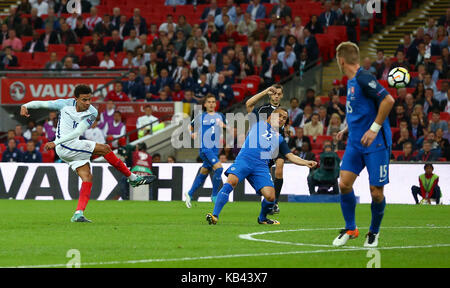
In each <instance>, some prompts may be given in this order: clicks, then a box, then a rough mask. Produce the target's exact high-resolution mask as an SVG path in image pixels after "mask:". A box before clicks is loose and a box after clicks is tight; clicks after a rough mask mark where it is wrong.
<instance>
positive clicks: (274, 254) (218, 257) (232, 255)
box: [0, 244, 450, 268]
mask: <svg viewBox="0 0 450 288" xmlns="http://www.w3.org/2000/svg"><path fill="white" fill-rule="evenodd" d="M436 247H450V244H430V245H421V246H397V247H395V246H394V247H377V248H376V249H377V250H393V249H419V248H436ZM370 249H373V248H365V247H359V248H348V249H342V248H339V249H325V250H312V251H305V250H301V251H286V252H272V253H255V254H231V255H217V256H214V255H213V256H202V257H184V258H171V259H170V258H169V259H142V260H129V261H109V262H90V263H89V262H88V263H81V266H100V265H118V264H140V263H152V262H180V261H196V260H215V259H225V258H240V257H261V256H281V255H295V254H316V253H329V252H348V251H364V250H370ZM66 265H67V264H49V265H29V266H10V267H0V268H56V267H66Z"/></svg>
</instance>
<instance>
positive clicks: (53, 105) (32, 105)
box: [20, 99, 73, 118]
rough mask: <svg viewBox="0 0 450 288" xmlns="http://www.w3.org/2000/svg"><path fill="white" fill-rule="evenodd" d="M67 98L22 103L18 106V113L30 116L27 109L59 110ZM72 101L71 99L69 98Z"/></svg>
mask: <svg viewBox="0 0 450 288" xmlns="http://www.w3.org/2000/svg"><path fill="white" fill-rule="evenodd" d="M67 100H69V99H58V100H54V101H31V102H28V103H26V104H23V105H22V106H21V107H20V115H21V116H24V117H27V118H28V117H30V114H29V113H28V109H49V110H61V108H62V107H64V106H65V105H66V103H67ZM69 101H73V100H69Z"/></svg>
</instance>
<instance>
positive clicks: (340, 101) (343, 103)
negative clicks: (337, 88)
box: [339, 96, 347, 105]
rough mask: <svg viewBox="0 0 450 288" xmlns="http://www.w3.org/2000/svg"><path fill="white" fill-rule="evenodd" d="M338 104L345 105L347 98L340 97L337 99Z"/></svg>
mask: <svg viewBox="0 0 450 288" xmlns="http://www.w3.org/2000/svg"><path fill="white" fill-rule="evenodd" d="M339 103H341V104H342V105H347V97H346V96H340V97H339Z"/></svg>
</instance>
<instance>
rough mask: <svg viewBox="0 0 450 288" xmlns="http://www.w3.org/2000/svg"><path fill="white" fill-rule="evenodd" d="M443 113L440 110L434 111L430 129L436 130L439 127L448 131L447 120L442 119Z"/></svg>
mask: <svg viewBox="0 0 450 288" xmlns="http://www.w3.org/2000/svg"><path fill="white" fill-rule="evenodd" d="M440 114H441V113H440V112H439V110H437V109H436V110H433V113H432V114H431V122H430V131H431V132H436V130H437V129H439V128H440V129H442V131H447V130H448V127H447V122H445V121H441V118H440V117H441V115H440Z"/></svg>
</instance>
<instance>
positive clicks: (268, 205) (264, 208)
mask: <svg viewBox="0 0 450 288" xmlns="http://www.w3.org/2000/svg"><path fill="white" fill-rule="evenodd" d="M273 205H275V202H269V201H267V200H266V199H265V198H264V199H263V201H262V202H261V213H260V214H259V221H264V220H266V219H267V213H269V212H270V210H272V208H273Z"/></svg>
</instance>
